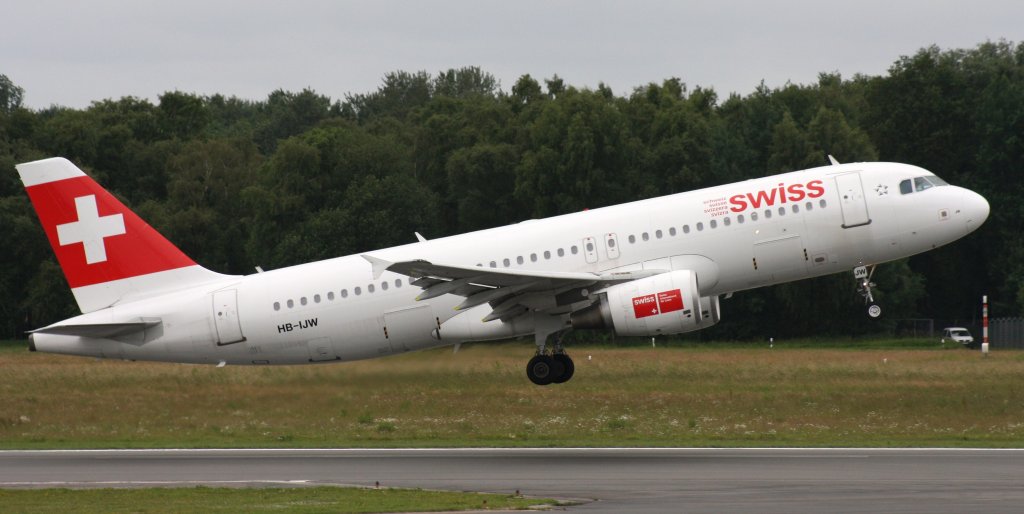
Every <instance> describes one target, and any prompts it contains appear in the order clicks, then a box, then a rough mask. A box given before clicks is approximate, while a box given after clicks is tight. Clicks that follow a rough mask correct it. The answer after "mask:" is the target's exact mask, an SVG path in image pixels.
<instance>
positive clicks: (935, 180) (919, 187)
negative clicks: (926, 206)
mask: <svg viewBox="0 0 1024 514" xmlns="http://www.w3.org/2000/svg"><path fill="white" fill-rule="evenodd" d="M948 185H949V183H948V182H946V181H945V180H942V179H941V178H939V177H936V176H935V175H931V176H925V177H914V178H913V179H909V178H908V179H906V180H903V181H900V194H901V195H908V194H910V193H913V192H915V191H924V190H925V189H931V188H933V187H939V186H948Z"/></svg>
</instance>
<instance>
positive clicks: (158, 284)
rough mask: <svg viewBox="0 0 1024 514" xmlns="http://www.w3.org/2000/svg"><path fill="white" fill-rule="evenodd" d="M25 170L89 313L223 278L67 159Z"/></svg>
mask: <svg viewBox="0 0 1024 514" xmlns="http://www.w3.org/2000/svg"><path fill="white" fill-rule="evenodd" d="M17 169H18V174H19V175H21V181H22V183H24V184H25V190H26V191H27V192H28V196H29V198H30V199H31V200H32V205H33V207H35V210H36V214H37V215H38V216H39V221H40V222H41V223H42V225H43V230H45V231H46V237H47V238H48V239H49V240H50V245H51V246H52V247H53V252H54V253H55V254H56V255H57V261H58V262H60V266H61V269H63V271H64V276H65V277H66V278H67V281H68V284H69V285H70V286H71V289H72V291H73V292H74V293H75V299H76V300H77V301H78V304H79V307H80V308H81V309H82V312H89V311H93V310H97V309H100V308H103V307H108V306H110V305H113V304H114V303H116V302H118V301H119V300H122V299H125V298H126V297H136V296H148V295H149V294H147V293H153V292H157V291H162V290H166V289H171V288H180V287H182V286H187V285H190V284H192V283H196V282H206V281H210V280H212V279H216V278H220V277H222V275H218V274H216V273H213V272H210V271H208V270H206V269H204V268H202V267H201V266H199V265H198V264H196V263H195V261H193V260H192V259H190V258H189V257H188V256H187V255H185V254H184V253H182V252H181V250H179V249H178V248H177V247H176V246H174V245H173V244H172V243H171V242H170V241H168V240H167V239H166V238H164V237H163V236H162V235H160V233H159V232H157V231H156V230H155V229H153V227H151V226H149V224H147V223H146V222H145V221H143V220H142V219H141V218H139V217H138V216H137V215H136V214H135V213H134V212H132V211H131V210H129V209H128V208H127V207H125V205H124V204H123V203H121V202H120V201H118V199H117V198H114V196H113V195H111V194H110V193H108V192H107V191H106V190H105V189H103V188H102V187H101V186H100V185H99V184H97V183H96V181H95V180H93V179H92V178H90V177H89V176H87V175H86V174H85V173H83V172H82V170H80V169H78V168H77V167H76V166H75V165H74V164H72V163H71V162H70V161H68V160H67V159H63V158H59V157H58V158H53V159H45V160H41V161H35V162H29V163H25V164H20V165H18V166H17Z"/></svg>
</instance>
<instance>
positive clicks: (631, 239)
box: [629, 234, 636, 244]
mask: <svg viewBox="0 0 1024 514" xmlns="http://www.w3.org/2000/svg"><path fill="white" fill-rule="evenodd" d="M635 242H636V236H634V235H633V234H630V235H629V243H630V244H633V243H635Z"/></svg>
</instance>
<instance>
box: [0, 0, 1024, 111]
mask: <svg viewBox="0 0 1024 514" xmlns="http://www.w3.org/2000/svg"><path fill="white" fill-rule="evenodd" d="M0 20H2V24H0V27H2V28H0V74H4V75H7V76H8V77H9V78H10V79H11V80H13V81H14V83H15V84H17V85H19V86H21V87H22V88H24V89H25V102H24V103H25V104H26V105H27V106H28V107H31V108H42V107H47V106H50V105H53V104H59V105H66V106H71V107H85V106H87V105H89V103H90V102H91V101H93V100H100V99H104V98H120V97H122V96H129V95H131V96H137V97H144V98H149V99H152V100H154V101H155V100H156V97H157V96H158V95H159V94H160V93H162V92H164V91H169V90H180V91H186V92H193V93H198V94H203V95H207V94H213V93H222V94H225V95H228V96H231V95H234V96H238V97H242V98H248V99H264V98H266V96H267V94H268V93H270V92H271V91H273V90H275V89H279V88H282V89H286V90H293V91H297V90H301V89H302V88H304V87H311V88H313V89H315V90H316V91H317V92H319V93H321V94H324V95H327V96H330V97H332V98H335V99H342V98H344V95H345V94H346V93H363V92H368V91H373V90H375V89H376V88H377V87H378V86H379V85H380V83H381V78H382V77H383V75H384V74H385V73H387V72H389V71H394V70H407V71H418V70H426V71H429V72H431V73H436V72H438V71H440V70H444V69H448V68H457V67H462V66H480V67H481V68H483V69H484V70H485V71H487V72H490V73H491V74H493V75H495V76H496V77H497V78H498V79H499V80H500V81H501V85H502V88H503V89H505V90H506V91H507V90H508V89H509V88H510V87H511V85H512V84H513V83H514V82H515V80H516V79H517V78H518V77H519V76H520V75H523V74H526V73H529V74H531V75H532V76H534V77H535V78H537V79H543V78H549V77H551V76H552V75H554V74H556V73H557V74H558V75H559V76H560V77H562V78H564V79H565V81H566V82H567V83H568V84H571V85H574V86H581V87H595V86H597V84H598V83H600V82H604V83H605V84H607V85H609V86H610V87H611V88H612V89H613V90H614V91H615V92H616V93H617V94H626V93H628V92H629V91H631V90H632V89H633V88H634V87H636V86H640V85H643V84H646V83H648V82H652V81H654V82H660V81H661V80H663V79H665V78H668V77H679V78H681V79H682V80H683V81H684V82H686V83H687V84H688V85H690V86H691V87H692V86H696V85H700V86H704V87H713V88H714V89H715V90H716V91H718V93H719V95H720V96H721V97H723V98H724V97H725V96H726V95H728V94H729V93H730V92H737V93H740V94H748V93H750V92H751V91H753V89H754V88H755V87H756V86H757V85H758V84H759V83H760V82H761V81H762V80H764V81H765V83H766V84H767V85H768V86H771V87H777V86H781V85H783V84H785V83H786V81H791V82H794V83H811V82H814V81H815V80H816V78H817V75H818V73H819V72H822V71H839V72H840V73H842V74H843V76H844V77H850V76H852V75H854V74H855V73H865V74H869V75H880V74H884V73H885V72H886V70H887V69H888V67H889V66H890V65H891V64H892V63H893V61H895V60H896V59H897V58H899V57H900V56H901V55H909V54H913V53H914V52H916V51H917V50H918V49H919V48H921V47H925V46H928V45H932V44H937V45H939V46H940V47H941V48H943V49H947V48H971V47H974V46H976V45H977V44H978V43H981V42H984V41H987V40H992V41H995V40H999V39H1006V40H1009V41H1012V42H1019V41H1022V40H1024V1H1021V0H1002V1H997V0H975V1H970V2H966V1H964V2H953V1H926V0H906V1H901V0H885V1H877V0H856V1H851V0H846V1H843V2H828V1H827V0H816V1H802V0H801V1H797V0H785V1H723V0H718V1H708V2H682V1H680V2H662V1H650V2H644V1H632V2H599V1H571V2H570V1H566V2H558V1H505V2H487V1H443V2H442V1H439V2H425V1H408V2H391V1H373V2H370V1H367V2H340V1H333V2H332V1H305V2H304V1H285V0H275V1H269V2H268V1H248V2H219V1H215V0H205V1H192V0H174V1H166V0H161V1H139V0H135V1H111V0H103V1H81V2H77V1H49V0H32V1H14V2H5V3H4V4H3V6H2V7H0Z"/></svg>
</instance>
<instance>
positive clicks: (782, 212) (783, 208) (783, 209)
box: [779, 207, 786, 216]
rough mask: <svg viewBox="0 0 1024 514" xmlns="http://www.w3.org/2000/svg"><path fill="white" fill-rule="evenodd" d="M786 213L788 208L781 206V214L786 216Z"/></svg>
mask: <svg viewBox="0 0 1024 514" xmlns="http://www.w3.org/2000/svg"><path fill="white" fill-rule="evenodd" d="M785 215H786V208H785V207H779V216H785Z"/></svg>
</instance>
